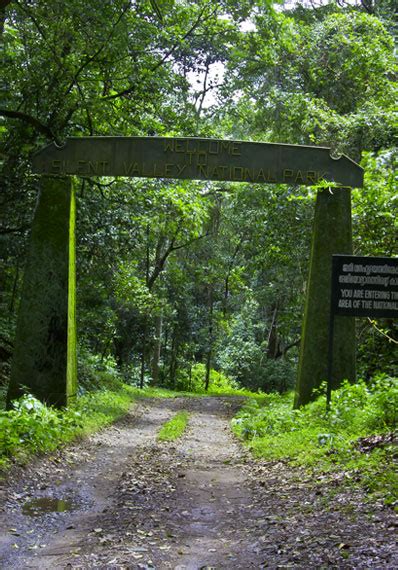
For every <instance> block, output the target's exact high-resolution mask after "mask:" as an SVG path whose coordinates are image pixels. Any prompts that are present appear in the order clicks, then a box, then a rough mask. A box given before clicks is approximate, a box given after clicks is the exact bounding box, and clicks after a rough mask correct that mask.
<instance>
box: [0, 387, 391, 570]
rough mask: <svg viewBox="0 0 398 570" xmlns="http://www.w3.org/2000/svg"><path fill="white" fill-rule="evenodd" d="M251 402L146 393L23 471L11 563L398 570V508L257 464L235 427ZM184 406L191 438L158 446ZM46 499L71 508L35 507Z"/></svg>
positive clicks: (325, 480)
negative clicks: (115, 417) (107, 423)
mask: <svg viewBox="0 0 398 570" xmlns="http://www.w3.org/2000/svg"><path fill="white" fill-rule="evenodd" d="M241 402H242V400H241V399H239V398H231V397H229V398H228V397H202V398H183V397H181V398H173V399H145V400H141V401H139V402H138V403H137V404H135V405H134V406H133V407H132V409H131V411H130V413H129V414H128V415H127V416H125V417H124V418H123V419H122V420H120V421H118V422H117V423H116V424H114V425H113V426H111V427H109V428H107V429H104V430H102V431H101V432H99V433H97V434H96V435H94V436H91V437H90V438H88V439H86V440H84V441H81V442H79V443H77V444H75V445H72V446H69V447H68V448H66V449H64V450H62V451H60V452H57V453H56V454H54V455H52V456H49V457H45V458H42V459H40V460H36V461H35V462H33V463H32V464H30V465H29V466H28V467H26V468H24V469H22V468H16V467H15V468H14V469H13V471H12V473H11V475H10V477H9V478H8V479H7V481H5V482H4V484H3V488H2V490H1V495H0V500H1V503H0V530H1V538H0V567H1V568H7V569H8V568H40V569H44V568H57V569H58V568H63V569H67V568H76V569H77V568H106V569H121V568H131V569H149V568H156V569H158V570H162V569H170V568H173V569H179V570H182V569H194V570H198V569H203V568H216V569H221V568H228V569H234V568H236V569H249V568H303V569H308V568H325V567H333V568H355V569H357V568H391V569H392V568H398V551H397V549H396V547H395V538H396V530H397V519H396V515H395V514H394V512H393V510H392V509H391V508H387V507H384V506H383V505H382V504H381V503H380V504H379V503H372V504H370V503H368V502H367V501H366V496H365V495H364V494H362V493H361V492H360V491H358V490H354V489H353V488H352V487H350V486H347V485H346V484H345V483H343V482H342V481H341V479H339V478H338V477H336V476H331V475H330V476H328V475H323V476H319V477H318V478H314V477H313V476H312V475H311V474H309V473H306V472H305V471H304V470H303V469H298V468H293V467H291V466H289V465H288V464H287V463H285V462H264V461H257V460H255V459H253V458H252V457H251V456H250V454H249V453H248V452H247V451H246V450H245V449H244V448H243V447H242V446H241V444H240V443H239V442H238V441H237V440H236V439H235V438H234V436H233V435H232V433H231V431H230V428H229V420H230V419H231V417H232V416H233V414H234V413H235V412H236V410H237V409H238V408H239V406H240V405H241ZM182 409H184V410H188V411H189V413H190V419H189V426H188V429H187V431H186V432H185V434H184V436H183V437H182V438H180V439H179V440H177V441H175V442H173V443H170V442H168V443H167V442H166V443H159V442H158V441H157V438H156V435H157V432H158V430H159V428H160V427H161V425H162V424H163V423H164V422H165V421H166V420H168V419H170V418H171V417H172V416H173V415H174V414H175V413H176V412H177V411H179V410H182ZM37 498H45V499H63V500H65V501H67V502H69V503H70V505H69V506H70V507H71V509H70V510H67V511H65V512H58V513H40V512H38V511H37V512H34V509H33V507H32V506H31V504H30V502H31V501H32V500H33V499H37ZM32 510H33V512H32ZM32 514H34V515H35V516H32Z"/></svg>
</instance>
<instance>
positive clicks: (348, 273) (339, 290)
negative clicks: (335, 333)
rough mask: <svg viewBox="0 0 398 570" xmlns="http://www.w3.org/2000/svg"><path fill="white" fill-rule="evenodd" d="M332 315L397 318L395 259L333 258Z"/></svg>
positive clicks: (397, 293)
mask: <svg viewBox="0 0 398 570" xmlns="http://www.w3.org/2000/svg"><path fill="white" fill-rule="evenodd" d="M332 312H333V314H335V315H345V316H348V317H376V318H383V317H385V318H394V317H398V257H395V258H389V257H357V256H353V255H333V259H332Z"/></svg>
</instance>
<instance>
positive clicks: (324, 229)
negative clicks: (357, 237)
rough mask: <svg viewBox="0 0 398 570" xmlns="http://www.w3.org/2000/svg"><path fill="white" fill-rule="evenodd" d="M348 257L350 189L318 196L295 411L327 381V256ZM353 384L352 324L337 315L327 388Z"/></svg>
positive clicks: (329, 262) (328, 295)
mask: <svg viewBox="0 0 398 570" xmlns="http://www.w3.org/2000/svg"><path fill="white" fill-rule="evenodd" d="M334 253H341V254H348V255H349V254H352V223H351V190H350V189H349V188H333V189H325V190H323V191H321V192H318V195H317V198H316V204H315V217H314V226H313V233H312V247H311V259H310V271H309V279H308V284H307V293H306V303H305V312H304V319H303V327H302V336H301V348H300V359H299V367H298V378H297V386H296V396H295V407H298V406H301V405H303V404H306V403H308V402H309V401H310V400H311V399H313V397H312V391H313V390H314V388H317V387H319V386H320V384H321V382H322V381H324V380H326V379H327V367H328V366H327V365H328V342H329V317H330V293H331V268H332V254H334ZM344 379H348V380H350V381H355V320H354V319H353V318H350V317H336V319H335V328H334V359H333V374H332V387H333V388H337V387H338V386H339V385H340V383H341V381H342V380H344Z"/></svg>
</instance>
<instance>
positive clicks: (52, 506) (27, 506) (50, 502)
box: [22, 497, 75, 517]
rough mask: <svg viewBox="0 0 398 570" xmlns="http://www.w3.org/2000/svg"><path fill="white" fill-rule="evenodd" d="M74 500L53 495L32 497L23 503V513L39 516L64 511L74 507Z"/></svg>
mask: <svg viewBox="0 0 398 570" xmlns="http://www.w3.org/2000/svg"><path fill="white" fill-rule="evenodd" d="M74 506H75V505H74V504H73V503H72V501H65V500H64V499H54V498H53V497H40V498H38V499H31V500H30V501H27V502H26V503H24V504H23V505H22V513H23V514H24V515H27V516H29V517H39V516H41V515H44V514H46V513H64V512H65V511H71V510H73V508H74Z"/></svg>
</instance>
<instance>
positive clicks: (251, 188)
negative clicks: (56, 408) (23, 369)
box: [0, 0, 397, 392]
mask: <svg viewBox="0 0 398 570" xmlns="http://www.w3.org/2000/svg"><path fill="white" fill-rule="evenodd" d="M393 5H394V3H393V2H389V1H388V0H374V1H367V0H366V1H362V2H358V3H355V2H354V3H351V2H350V3H346V2H344V1H343V2H325V3H319V4H317V3H314V2H310V3H304V4H302V3H293V4H290V3H288V4H286V5H284V4H278V3H271V2H269V1H254V0H247V1H242V2H239V3H236V2H230V1H228V0H225V1H217V2H208V1H206V0H200V1H195V2H172V1H169V0H157V1H156V2H155V0H153V1H152V2H150V1H136V2H135V1H133V2H126V1H124V0H120V1H119V0H117V1H114V2H106V3H98V2H95V1H84V2H80V1H79V0H73V1H72V2H68V3H67V4H65V3H63V2H62V3H61V2H58V1H57V0H52V1H51V2H44V3H43V2H35V1H31V0H20V1H11V2H2V8H1V36H2V46H3V48H2V49H3V51H2V74H1V79H2V100H1V102H0V117H1V119H2V122H1V126H0V135H1V142H2V150H1V161H2V167H3V176H2V186H1V196H0V199H1V229H0V238H1V265H0V277H1V278H0V295H1V297H0V303H1V312H0V319H1V321H0V335H1V336H0V338H1V343H0V357H1V382H2V389H3V391H4V390H5V389H6V385H7V379H8V375H9V369H10V360H11V354H12V347H13V338H14V329H15V322H16V313H17V310H18V303H19V297H20V291H21V282H22V277H23V269H24V261H25V258H26V252H27V247H28V241H29V231H30V226H31V221H32V216H33V211H34V206H35V201H36V198H37V184H38V183H37V177H35V176H34V175H32V174H31V171H30V160H31V156H32V154H33V153H34V152H35V151H36V150H38V149H39V148H41V147H43V146H44V145H45V144H48V143H49V142H52V141H56V142H57V144H62V141H63V140H64V139H65V137H67V136H92V135H93V136H94V135H123V136H131V135H146V136H151V135H160V136H176V135H178V136H189V137H192V136H194V137H196V136H200V137H213V138H234V139H240V140H253V141H269V142H275V141H277V142H285V143H299V144H316V145H323V146H330V147H332V149H333V152H334V153H335V154H336V156H337V155H339V154H341V153H345V154H347V155H348V156H350V157H351V158H352V159H354V160H356V161H358V162H360V164H361V165H362V166H363V168H364V169H365V187H364V188H363V189H358V190H355V191H354V192H353V202H354V203H353V224H354V253H355V254H360V255H382V256H395V255H396V254H397V239H396V238H397V226H396V213H397V180H396V171H395V170H394V169H395V168H396V161H397V154H396V148H395V147H394V137H395V135H396V131H394V106H395V103H396V84H395V79H396V70H395V61H394V39H393V38H394V6H393ZM395 118H396V117H395ZM315 193H316V188H315V189H314V188H307V187H302V186H289V185H287V184H285V185H272V186H271V185H256V184H249V183H226V182H220V183H210V182H206V183H203V182H195V181H181V180H180V181H173V180H163V179H161V180H149V179H137V178H135V179H134V178H133V179H127V178H117V179H108V178H104V177H102V178H100V177H99V178H97V179H96V178H84V177H83V178H80V179H79V181H78V220H77V248H78V252H77V259H78V278H77V279H78V281H77V283H78V284H77V287H78V337H79V376H80V382H81V390H83V389H85V388H90V387H95V385H96V383H98V378H99V376H98V373H99V372H101V371H104V370H105V371H108V372H110V371H112V373H114V374H116V375H122V377H123V378H124V379H125V380H126V381H127V382H129V383H131V382H132V383H136V384H137V385H140V386H144V385H147V384H151V385H162V386H166V387H171V388H177V389H195V388H199V387H202V385H203V382H206V383H207V384H208V383H209V381H210V376H211V370H215V371H218V372H219V373H222V374H223V375H225V376H226V377H228V378H229V381H230V382H231V381H232V382H233V383H235V384H234V385H235V386H236V387H244V388H249V389H252V390H258V389H260V390H262V391H266V392H269V391H274V390H277V391H281V392H282V391H285V390H287V389H291V388H292V387H293V386H294V383H295V375H296V366H297V355H298V345H299V342H300V335H301V319H302V313H303V299H304V292H305V287H306V279H307V273H308V258H309V249H310V240H311V226H312V219H313V203H314V196H315ZM396 326H397V325H396V322H395V323H394V322H393V321H380V322H374V321H370V319H362V320H361V321H358V324H357V337H358V365H359V375H360V377H362V378H364V379H369V378H371V377H372V376H373V375H374V374H375V373H377V372H380V371H382V372H384V373H387V374H391V375H394V374H396V373H397V360H396V358H394V349H396V342H397V328H396ZM217 377H218V378H220V376H217ZM220 381H221V380H220ZM196 384H197V385H196Z"/></svg>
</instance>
